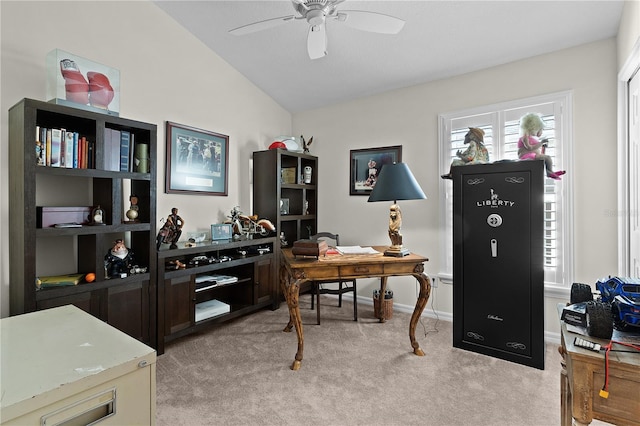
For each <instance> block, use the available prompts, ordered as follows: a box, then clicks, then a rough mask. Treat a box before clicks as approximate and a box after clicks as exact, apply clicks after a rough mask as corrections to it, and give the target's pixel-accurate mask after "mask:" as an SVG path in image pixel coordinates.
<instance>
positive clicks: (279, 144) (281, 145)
mask: <svg viewBox="0 0 640 426" xmlns="http://www.w3.org/2000/svg"><path fill="white" fill-rule="evenodd" d="M278 148H282V149H287V146H286V145H285V144H284V142H280V141H276V142H274V143H272V144H271V145H269V149H278Z"/></svg>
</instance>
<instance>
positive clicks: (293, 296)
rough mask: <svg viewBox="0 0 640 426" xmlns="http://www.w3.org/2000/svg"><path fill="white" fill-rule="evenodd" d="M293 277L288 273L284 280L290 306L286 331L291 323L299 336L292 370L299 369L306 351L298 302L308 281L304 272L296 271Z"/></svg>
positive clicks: (289, 328)
mask: <svg viewBox="0 0 640 426" xmlns="http://www.w3.org/2000/svg"><path fill="white" fill-rule="evenodd" d="M293 275H294V276H293V277H291V276H289V274H288V273H287V279H285V280H283V281H282V283H283V286H284V289H283V291H284V294H285V297H286V299H287V306H288V307H289V324H287V327H285V329H284V331H291V324H292V323H293V325H294V326H295V328H296V334H297V336H298V351H297V352H296V359H295V361H293V364H292V365H291V369H292V370H299V369H300V365H301V363H302V353H303V352H304V332H303V329H302V319H301V318H300V306H299V304H298V297H299V294H300V285H301V284H302V283H303V282H305V281H308V280H307V279H306V278H305V277H304V273H301V272H298V271H294V272H293Z"/></svg>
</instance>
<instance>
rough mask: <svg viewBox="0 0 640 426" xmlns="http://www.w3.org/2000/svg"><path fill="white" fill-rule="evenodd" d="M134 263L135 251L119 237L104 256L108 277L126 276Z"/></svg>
mask: <svg viewBox="0 0 640 426" xmlns="http://www.w3.org/2000/svg"><path fill="white" fill-rule="evenodd" d="M134 265H135V258H134V255H133V251H132V250H130V249H128V248H127V247H126V246H125V244H124V241H122V240H121V239H117V240H116V241H115V244H114V245H113V247H111V248H110V249H109V251H108V252H107V254H106V255H105V257H104V268H105V273H106V275H107V277H109V278H123V277H126V276H127V275H128V274H129V271H130V269H131V267H133V266H134Z"/></svg>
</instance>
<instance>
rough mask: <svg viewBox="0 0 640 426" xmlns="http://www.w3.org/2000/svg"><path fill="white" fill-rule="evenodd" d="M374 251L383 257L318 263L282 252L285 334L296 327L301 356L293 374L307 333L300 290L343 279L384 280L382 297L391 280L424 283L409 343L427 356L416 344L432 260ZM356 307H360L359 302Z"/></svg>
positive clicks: (332, 258)
mask: <svg viewBox="0 0 640 426" xmlns="http://www.w3.org/2000/svg"><path fill="white" fill-rule="evenodd" d="M373 248H374V249H376V250H377V251H379V252H380V254H379V255H327V256H321V257H320V258H318V259H316V258H315V257H302V256H298V257H297V258H296V257H294V256H293V254H292V253H291V249H284V250H282V256H281V267H280V285H281V287H282V292H283V293H284V295H285V298H286V299H287V305H288V307H289V323H288V324H287V326H286V327H285V328H284V331H286V332H290V331H291V329H292V328H293V327H294V326H295V328H296V332H297V334H298V352H296V357H295V361H293V364H292V365H291V369H292V370H298V369H299V368H300V365H301V363H302V352H303V349H304V333H303V329H302V321H301V319H300V308H299V306H298V295H299V291H300V286H301V285H302V284H303V283H305V282H307V281H313V280H320V279H322V280H326V279H335V280H336V281H337V280H339V279H353V278H356V279H357V278H377V277H380V278H381V280H380V294H384V292H385V289H386V286H387V278H388V277H391V276H400V275H412V276H414V277H416V279H417V280H418V282H420V294H419V296H418V300H417V302H416V307H415V309H414V311H413V315H412V316H411V321H410V322H409V340H410V341H411V347H412V348H413V353H414V354H416V355H418V356H423V355H424V352H423V351H422V349H420V345H419V344H418V342H417V341H416V338H415V331H416V325H417V323H418V320H419V319H420V315H421V314H422V311H423V310H424V307H425V306H426V304H427V301H428V300H429V295H430V294H431V280H429V277H427V276H426V275H425V274H424V262H427V261H428V260H429V259H427V258H426V257H422V256H420V255H417V254H414V253H411V254H409V255H407V256H404V257H390V256H383V255H382V252H384V250H385V249H386V248H387V247H386V246H380V247H373ZM354 303H356V301H355V300H354ZM380 311H381V318H380V322H384V321H385V319H384V312H383V311H384V309H380Z"/></svg>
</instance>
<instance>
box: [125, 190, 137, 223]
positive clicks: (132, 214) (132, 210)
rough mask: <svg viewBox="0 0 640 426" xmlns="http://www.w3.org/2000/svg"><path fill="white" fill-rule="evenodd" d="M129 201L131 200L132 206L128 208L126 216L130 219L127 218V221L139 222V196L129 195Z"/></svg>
mask: <svg viewBox="0 0 640 426" xmlns="http://www.w3.org/2000/svg"><path fill="white" fill-rule="evenodd" d="M129 201H130V202H131V206H130V207H129V210H127V213H126V216H127V218H128V219H129V220H127V221H126V222H127V223H135V222H138V196H137V195H131V196H130V197H129Z"/></svg>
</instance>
